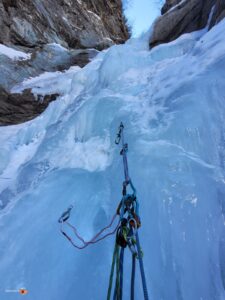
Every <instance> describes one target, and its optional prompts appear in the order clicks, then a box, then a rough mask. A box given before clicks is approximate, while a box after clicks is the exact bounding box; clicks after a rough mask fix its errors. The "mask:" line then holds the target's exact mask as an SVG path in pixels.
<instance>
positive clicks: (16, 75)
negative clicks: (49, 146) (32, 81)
mask: <svg viewBox="0 0 225 300" xmlns="http://www.w3.org/2000/svg"><path fill="white" fill-rule="evenodd" d="M0 27H1V31H0V44H4V45H7V46H9V47H12V48H14V49H16V50H22V51H23V52H25V53H29V56H28V58H27V59H25V60H20V59H16V60H15V59H11V58H10V56H7V55H5V54H7V53H2V52H1V51H0V125H10V124H18V123H21V122H25V121H28V120H30V119H32V118H34V117H35V116H37V115H39V114H40V113H41V112H42V111H43V110H44V109H45V108H46V107H47V106H48V104H49V102H51V101H53V100H55V99H56V98H57V95H46V96H45V97H44V99H42V101H41V102H39V101H34V99H37V98H38V95H35V96H34V95H33V94H32V91H25V92H24V93H23V94H21V95H19V94H12V93H11V92H10V91H11V89H12V88H13V87H14V86H15V85H18V84H20V83H21V82H22V81H23V80H24V79H26V78H29V77H34V76H38V75H39V74H41V73H43V72H49V71H51V72H52V71H58V70H60V71H63V70H65V69H68V68H69V67H70V66H74V65H78V66H80V67H83V66H85V65H86V64H87V63H88V62H89V61H90V59H91V58H92V57H93V56H95V55H96V53H97V50H102V49H104V48H107V47H109V46H111V45H113V44H119V43H124V42H125V41H126V40H127V39H128V38H129V32H128V29H127V26H126V21H125V18H124V15H123V10H122V2H121V0H98V1H96V0H0ZM0 47H1V45H0ZM93 48H95V49H96V50H94V49H93ZM6 49H9V50H6V51H9V52H10V51H11V50H10V48H6Z"/></svg>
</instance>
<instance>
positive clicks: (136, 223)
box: [58, 123, 149, 300]
mask: <svg viewBox="0 0 225 300" xmlns="http://www.w3.org/2000/svg"><path fill="white" fill-rule="evenodd" d="M115 143H116V144H117V145H119V144H120V143H121V144H122V149H121V151H120V154H121V155H122V157H123V168H124V178H125V180H124V182H123V186H122V199H121V201H120V203H119V206H118V208H117V210H116V213H115V214H114V216H113V217H112V220H111V222H110V223H109V224H108V225H107V226H106V227H104V228H103V229H101V230H100V231H99V232H98V233H97V234H95V235H94V237H92V238H91V239H90V240H89V241H85V239H84V238H83V237H82V236H81V235H80V234H79V232H78V230H77V229H76V227H75V226H74V225H72V224H71V223H70V222H69V221H68V220H69V218H70V215H71V211H72V209H73V206H72V205H71V206H70V207H69V208H68V209H67V210H66V211H65V212H64V213H63V214H62V215H61V217H60V218H59V220H58V222H59V223H60V232H61V233H62V235H63V236H64V237H65V238H66V239H67V240H68V241H69V242H70V243H71V244H72V246H73V247H75V248H76V249H79V250H82V249H85V248H86V247H88V246H90V245H93V244H96V243H98V242H100V241H102V240H104V239H106V238H107V237H109V236H111V235H114V234H116V240H115V247H114V252H113V259H112V265H111V271H110V278H109V286H108V292H107V300H110V299H111V294H112V287H113V282H114V292H113V300H122V299H123V281H124V278H123V277H124V268H123V264H124V252H125V248H126V247H128V248H129V250H130V252H131V254H132V271H131V286H130V294H131V296H130V299H131V300H134V294H135V293H134V289H135V273H136V260H137V259H138V260H139V266H140V273H141V280H142V287H143V293H144V300H148V299H149V298H148V290H147V284H146V278H145V272H144V263H143V253H142V250H141V246H140V241H139V235H138V229H139V228H140V226H141V220H140V217H139V203H138V199H137V196H136V189H135V187H134V185H133V183H132V181H131V178H130V176H129V169H128V161H127V152H128V144H127V143H125V142H124V125H123V123H121V124H120V127H119V131H118V134H117V137H116V140H115ZM128 188H130V190H131V193H128V192H127V191H128ZM117 216H119V221H118V223H117V225H115V227H114V229H112V230H111V231H109V232H108V230H109V229H110V228H112V227H113V224H114V223H115V220H116V217H117ZM66 228H67V229H66ZM67 230H71V231H72V232H73V234H74V235H75V237H76V239H77V240H78V242H77V241H76V242H75V241H74V239H73V238H72V237H71V236H70V235H69V234H68V233H67ZM115 269H116V277H115V280H114V272H115Z"/></svg>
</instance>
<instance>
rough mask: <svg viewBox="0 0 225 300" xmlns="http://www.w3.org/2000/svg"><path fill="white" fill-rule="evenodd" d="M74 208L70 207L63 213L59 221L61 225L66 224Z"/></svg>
mask: <svg viewBox="0 0 225 300" xmlns="http://www.w3.org/2000/svg"><path fill="white" fill-rule="evenodd" d="M72 208H73V205H70V206H69V207H68V208H67V210H66V211H65V212H64V213H62V215H61V217H60V218H59V220H58V222H59V223H63V222H66V221H67V220H68V219H69V217H70V213H71V210H72Z"/></svg>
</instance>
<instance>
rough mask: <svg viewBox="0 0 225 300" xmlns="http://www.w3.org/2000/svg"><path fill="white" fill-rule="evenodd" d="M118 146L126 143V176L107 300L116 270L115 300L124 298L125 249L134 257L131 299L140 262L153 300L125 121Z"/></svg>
mask: <svg viewBox="0 0 225 300" xmlns="http://www.w3.org/2000/svg"><path fill="white" fill-rule="evenodd" d="M115 143H116V144H117V145H119V144H120V143H121V144H122V150H121V151H120V154H121V155H122V156H123V167H124V177H125V181H124V182H123V190H122V195H123V197H122V200H121V202H120V204H119V206H118V208H117V214H118V215H119V216H120V223H119V226H118V229H117V232H116V241H115V248H114V253H113V260H112V265H111V272H110V279H109V287H108V293H107V300H110V299H111V294H112V285H113V277H114V270H115V269H116V278H115V286H114V293H113V300H122V299H123V259H124V250H125V248H126V247H128V248H129V249H130V251H131V254H132V271H131V286H130V299H131V300H134V286H135V272H136V260H138V261H139V265H140V273H141V280H142V287H143V294H144V299H145V300H149V297H148V290H147V284H146V278H145V272H144V264H143V253H142V250H141V247H140V241H139V235H138V229H139V227H140V226H141V221H140V217H139V204H138V200H137V197H136V189H135V187H134V185H133V183H132V181H131V179H130V176H129V170H128V161H127V152H128V144H127V143H125V142H124V125H123V123H122V122H121V124H120V127H119V131H118V134H117V137H116V140H115ZM128 187H130V188H131V190H132V193H131V194H128V193H127V188H128Z"/></svg>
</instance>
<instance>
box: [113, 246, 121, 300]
mask: <svg viewBox="0 0 225 300" xmlns="http://www.w3.org/2000/svg"><path fill="white" fill-rule="evenodd" d="M119 252H120V251H119V246H118V251H117V253H116V283H115V290H114V299H116V300H120V253H119Z"/></svg>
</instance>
